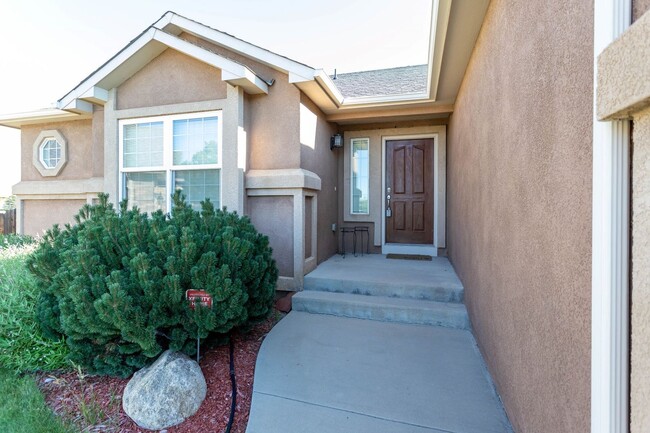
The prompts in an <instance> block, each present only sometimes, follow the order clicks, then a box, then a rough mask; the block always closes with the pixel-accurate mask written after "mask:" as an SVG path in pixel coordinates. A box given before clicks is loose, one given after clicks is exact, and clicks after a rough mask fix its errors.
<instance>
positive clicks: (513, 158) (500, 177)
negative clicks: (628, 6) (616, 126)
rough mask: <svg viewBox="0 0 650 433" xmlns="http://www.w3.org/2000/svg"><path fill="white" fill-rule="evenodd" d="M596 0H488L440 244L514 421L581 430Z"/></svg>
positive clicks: (454, 138)
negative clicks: (443, 244) (445, 242)
mask: <svg viewBox="0 0 650 433" xmlns="http://www.w3.org/2000/svg"><path fill="white" fill-rule="evenodd" d="M592 34H593V2H591V1H587V0H572V1H569V2H546V1H516V2H512V1H504V0H494V1H492V2H491V3H490V6H489V9H488V11H487V14H486V17H485V21H484V23H483V27H482V29H481V32H480V35H479V38H478V41H477V43H476V46H475V48H474V52H473V54H472V58H471V60H470V63H469V66H468V70H467V72H466V75H465V78H464V80H463V83H462V85H461V89H460V92H459V96H458V99H457V101H456V105H455V111H454V113H453V114H452V116H451V119H450V123H449V137H448V151H447V152H448V153H447V158H448V160H447V163H448V194H447V197H448V213H447V220H448V253H449V257H450V259H451V261H452V263H453V265H454V267H455V269H456V271H457V272H458V274H459V276H460V278H461V280H462V282H463V284H464V286H465V299H466V304H467V307H468V310H469V313H470V318H471V321H472V326H473V329H474V332H475V334H476V337H477V340H478V344H479V347H480V350H481V352H482V353H483V355H484V357H485V360H486V362H487V365H488V369H489V371H490V373H491V374H492V377H493V379H494V381H495V384H496V387H497V391H498V392H499V394H500V396H501V398H502V400H503V403H504V405H505V408H506V411H507V413H508V416H509V418H510V420H511V422H512V424H513V427H514V428H515V430H516V431H520V432H575V433H577V432H588V431H590V323H591V322H590V320H591V317H590V312H591V311H590V297H591V277H590V275H591V179H592V174H591V173H592V172H591V171H592V164H591V161H592V154H591V146H592V140H591V131H592V91H591V89H592V83H593V74H592V70H593V68H592V58H593V57H592V56H593V45H592V43H593V42H592Z"/></svg>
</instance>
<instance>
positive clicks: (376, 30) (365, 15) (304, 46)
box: [0, 0, 431, 197]
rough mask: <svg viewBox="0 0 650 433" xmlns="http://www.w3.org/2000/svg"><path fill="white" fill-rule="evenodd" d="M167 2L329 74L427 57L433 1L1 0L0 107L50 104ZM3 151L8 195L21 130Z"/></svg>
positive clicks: (4, 131)
mask: <svg viewBox="0 0 650 433" xmlns="http://www.w3.org/2000/svg"><path fill="white" fill-rule="evenodd" d="M168 10H172V11H174V12H176V13H178V14H180V15H184V16H186V17H187V18H191V19H194V20H196V21H199V22H201V23H203V24H206V25H208V26H210V27H213V28H216V29H218V30H222V31H224V32H226V33H230V34H231V35H234V36H237V37H238V38H240V39H244V40H246V41H248V42H251V43H253V44H255V45H259V46H261V47H263V48H266V49H269V50H271V51H274V52H276V53H278V54H282V55H284V56H287V57H289V58H292V59H294V60H297V61H299V62H301V63H306V64H308V65H309V66H312V67H314V68H322V69H325V71H326V72H327V73H330V74H331V73H333V71H334V69H335V68H336V69H337V71H338V72H339V73H341V72H353V71H359V70H370V69H381V68H389V67H394V66H406V65H417V64H423V63H426V62H427V51H428V40H429V26H430V17H431V12H430V11H431V0H329V1H327V2H322V1H314V0H182V1H178V0H111V1H96V0H54V1H52V0H0V17H1V18H2V19H1V20H0V114H8V113H17V112H23V111H31V110H35V109H39V108H47V107H51V106H52V105H53V103H55V102H56V100H57V99H59V98H61V97H62V96H63V95H64V94H65V93H67V92H68V91H69V90H71V89H72V88H73V87H75V86H76V85H77V84H78V83H79V82H80V81H81V80H83V79H84V78H85V77H86V76H88V75H89V74H90V73H91V72H93V71H94V70H95V69H96V68H97V67H99V66H100V65H101V64H103V63H104V62H105V61H106V60H108V59H109V58H110V57H112V56H113V55H114V54H115V53H117V52H118V51H119V50H120V49H121V48H122V47H124V46H125V45H126V44H128V43H129V42H130V41H131V40H132V39H133V38H135V37H136V36H138V35H139V34H140V33H141V32H142V31H143V30H144V29H145V28H147V27H148V26H149V25H151V24H152V23H154V22H155V21H156V20H158V18H160V16H162V15H163V14H164V13H165V12H166V11H168ZM0 150H1V151H2V153H1V154H0V155H2V156H1V157H0V197H2V196H6V195H9V194H10V191H11V186H12V185H13V184H15V183H18V182H19V181H20V132H19V131H18V130H16V129H12V128H5V127H0Z"/></svg>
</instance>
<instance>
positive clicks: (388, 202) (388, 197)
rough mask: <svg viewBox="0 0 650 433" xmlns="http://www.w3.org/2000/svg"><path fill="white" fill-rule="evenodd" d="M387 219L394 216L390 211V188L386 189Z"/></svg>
mask: <svg viewBox="0 0 650 433" xmlns="http://www.w3.org/2000/svg"><path fill="white" fill-rule="evenodd" d="M386 192H387V194H386V218H390V217H391V216H392V215H393V211H392V210H391V209H390V187H388V188H387V189H386Z"/></svg>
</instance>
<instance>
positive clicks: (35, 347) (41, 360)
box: [0, 235, 76, 433]
mask: <svg viewBox="0 0 650 433" xmlns="http://www.w3.org/2000/svg"><path fill="white" fill-rule="evenodd" d="M34 248H35V245H34V244H32V243H31V242H30V240H29V239H28V238H23V237H17V236H2V235H0V396H1V397H0V432H3V433H4V432H7V433H41V432H42V433H73V432H75V431H76V430H75V429H73V428H72V427H67V426H64V425H63V424H62V422H61V421H60V420H59V419H58V418H57V417H56V416H55V415H54V414H53V413H52V412H51V411H50V409H49V408H48V407H47V406H46V405H45V402H44V400H43V395H42V394H41V392H40V390H39V389H38V387H37V386H36V383H35V382H34V379H33V378H32V377H31V376H30V375H29V374H27V375H25V376H22V377H21V376H20V374H21V373H24V372H32V371H37V370H53V369H58V368H63V367H69V366H68V364H67V362H66V355H67V353H68V350H67V347H66V346H65V343H64V342H63V341H50V340H47V339H45V338H44V337H43V336H42V335H41V333H40V330H39V327H38V323H36V319H35V302H36V299H37V296H38V294H37V290H36V287H35V285H34V279H33V277H32V275H31V274H30V273H29V272H28V271H27V269H26V267H25V260H26V259H27V256H28V255H29V254H30V253H31V252H32V251H33V250H34Z"/></svg>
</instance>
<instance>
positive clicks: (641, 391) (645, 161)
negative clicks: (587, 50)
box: [598, 13, 650, 433]
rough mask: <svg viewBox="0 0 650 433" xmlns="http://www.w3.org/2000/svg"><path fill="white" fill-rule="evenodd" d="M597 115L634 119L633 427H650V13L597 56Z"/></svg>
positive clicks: (640, 430)
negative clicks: (649, 372) (649, 373)
mask: <svg viewBox="0 0 650 433" xmlns="http://www.w3.org/2000/svg"><path fill="white" fill-rule="evenodd" d="M598 117H599V119H600V120H605V121H609V120H629V119H632V120H633V122H634V129H633V130H634V135H633V137H632V139H633V151H632V234H631V242H632V258H631V300H632V302H631V351H630V352H631V362H630V431H631V432H632V433H644V432H648V431H650V376H649V375H648V371H650V14H648V13H646V14H645V15H644V16H643V17H641V18H640V19H639V20H637V21H636V22H635V23H634V24H633V25H632V26H631V27H630V28H629V29H628V30H627V31H626V32H625V33H624V34H623V35H622V36H621V37H620V38H619V39H617V40H616V41H615V42H613V43H612V44H611V45H610V46H609V47H607V49H605V50H604V51H603V53H602V54H601V55H600V57H599V59H598Z"/></svg>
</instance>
